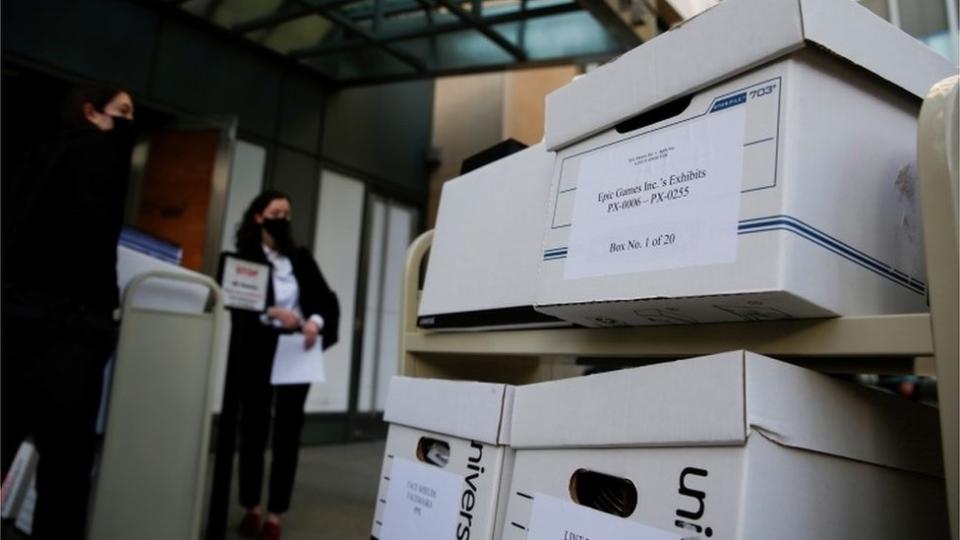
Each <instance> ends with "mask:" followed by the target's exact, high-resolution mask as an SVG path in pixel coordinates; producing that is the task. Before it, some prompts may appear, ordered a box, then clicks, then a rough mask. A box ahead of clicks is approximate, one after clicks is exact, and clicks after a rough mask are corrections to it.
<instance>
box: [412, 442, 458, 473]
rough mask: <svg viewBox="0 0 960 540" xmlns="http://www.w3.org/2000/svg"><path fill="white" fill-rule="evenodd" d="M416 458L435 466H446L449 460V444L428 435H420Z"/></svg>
mask: <svg viewBox="0 0 960 540" xmlns="http://www.w3.org/2000/svg"><path fill="white" fill-rule="evenodd" d="M417 459H419V460H420V461H422V462H424V463H429V464H430V465H435V466H437V467H446V466H447V463H449V462H450V445H449V444H447V443H445V442H443V441H438V440H437V439H431V438H430V437H420V441H419V442H418V443H417Z"/></svg>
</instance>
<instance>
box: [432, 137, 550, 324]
mask: <svg viewBox="0 0 960 540" xmlns="http://www.w3.org/2000/svg"><path fill="white" fill-rule="evenodd" d="M554 157H555V156H554V153H553V152H547V151H546V149H545V148H544V146H543V144H542V143H541V144H538V145H536V146H532V147H530V148H527V149H525V150H522V151H520V152H518V153H516V154H512V155H510V156H507V157H505V158H502V159H499V160H497V161H494V162H493V163H490V164H488V165H486V166H484V167H481V168H479V169H476V170H474V171H470V172H469V173H467V174H465V175H463V176H461V177H459V178H455V179H453V180H451V181H449V182H446V183H445V184H444V185H443V193H442V195H441V197H440V208H439V211H438V214H437V226H436V228H435V231H434V237H433V244H432V246H431V248H430V259H429V263H428V265H427V275H426V279H425V281H424V284H423V297H422V299H421V301H420V310H419V318H418V323H419V325H420V326H421V327H423V328H430V329H444V328H445V329H466V328H471V329H475V328H482V327H490V326H497V327H522V326H550V325H551V323H553V324H554V325H556V324H557V323H559V322H560V321H558V320H557V319H555V318H553V317H549V316H546V315H543V314H540V313H538V312H536V311H534V309H533V304H534V301H535V297H536V291H537V285H536V283H537V265H538V263H539V261H540V255H539V254H540V249H541V246H542V242H543V216H544V212H545V211H546V205H547V193H548V192H549V191H550V177H551V174H552V173H553V162H554ZM561 324H562V323H561Z"/></svg>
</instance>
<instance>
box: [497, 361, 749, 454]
mask: <svg viewBox="0 0 960 540" xmlns="http://www.w3.org/2000/svg"><path fill="white" fill-rule="evenodd" d="M743 381H744V375H743V353H742V352H732V353H723V354H718V355H712V356H705V357H701V358H694V359H691V360H684V361H680V362H669V363H664V364H656V365H652V366H646V367H642V368H636V369H627V370H621V371H614V372H610V373H603V374H599V375H590V376H587V377H577V378H573V379H565V380H560V381H552V382H546V383H540V384H532V385H527V386H521V387H518V388H517V390H516V393H515V396H514V407H513V420H512V422H511V424H512V430H513V432H512V437H511V445H512V446H513V447H515V448H554V447H568V446H583V447H595V446H646V445H651V446H681V445H706V444H710V445H723V444H727V445H730V444H743V441H744V439H745V437H746V432H745V426H744V421H743V411H744V402H743V397H744V391H743Z"/></svg>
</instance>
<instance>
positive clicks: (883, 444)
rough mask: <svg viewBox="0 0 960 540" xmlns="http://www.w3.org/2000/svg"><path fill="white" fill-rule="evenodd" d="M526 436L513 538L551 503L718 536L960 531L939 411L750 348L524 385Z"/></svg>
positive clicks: (517, 472)
mask: <svg viewBox="0 0 960 540" xmlns="http://www.w3.org/2000/svg"><path fill="white" fill-rule="evenodd" d="M511 441H512V442H511V446H512V447H513V448H514V449H515V450H516V456H515V462H514V470H513V480H512V482H511V485H510V493H509V501H508V506H507V511H506V515H505V523H506V525H505V527H504V536H503V538H504V539H507V540H520V539H523V538H526V537H527V536H526V535H527V534H529V533H528V531H527V529H529V527H530V523H531V515H532V514H536V513H537V505H538V502H537V499H538V497H539V498H543V499H544V500H546V501H552V500H553V499H556V498H560V499H565V500H567V501H570V500H571V498H577V499H578V500H579V502H580V504H582V505H587V506H593V507H594V508H598V507H606V508H608V509H614V510H617V511H620V512H621V515H626V519H628V520H630V521H635V522H640V523H643V524H645V525H648V526H652V527H656V528H658V529H661V530H667V531H673V532H676V533H684V532H686V533H695V534H697V535H699V537H700V538H701V539H705V538H709V539H711V540H725V539H745V540H756V539H777V540H794V539H795V540H808V539H812V538H816V539H820V540H829V539H836V540H855V539H863V540H877V539H891V540H893V539H898V540H899V539H904V538H946V537H947V535H948V532H949V531H948V524H947V513H946V501H945V497H944V487H943V478H942V462H941V457H940V437H939V432H938V417H937V411H936V409H934V408H931V407H926V406H923V405H919V404H917V403H913V402H909V401H906V400H903V399H900V398H898V397H896V396H894V395H891V394H886V393H883V392H881V391H878V390H873V389H869V388H863V387H858V386H855V385H853V384H850V383H847V382H844V381H839V380H836V379H833V378H830V377H827V376H825V375H821V374H818V373H815V372H812V371H809V370H805V369H801V368H798V367H795V366H792V365H789V364H785V363H782V362H778V361H775V360H771V359H769V358H765V357H762V356H758V355H755V354H752V353H749V352H744V351H737V352H730V353H724V354H718V355H713V356H706V357H699V358H694V359H690V360H681V361H677V362H669V363H665V364H658V365H652V366H647V367H642V368H636V369H630V370H624V371H618V372H613V373H605V374H601V375H593V376H588V377H580V378H574V379H567V380H563V381H555V382H549V383H541V384H534V385H529V386H522V387H518V388H517V390H516V395H515V399H514V413H513V425H512V438H511ZM630 486H632V488H631V487H630ZM631 490H633V491H632V493H629V492H630V491H631ZM578 532H581V533H582V534H583V531H578ZM589 533H590V531H589V530H587V531H585V536H587V537H590V538H593V536H591V535H590V534H589Z"/></svg>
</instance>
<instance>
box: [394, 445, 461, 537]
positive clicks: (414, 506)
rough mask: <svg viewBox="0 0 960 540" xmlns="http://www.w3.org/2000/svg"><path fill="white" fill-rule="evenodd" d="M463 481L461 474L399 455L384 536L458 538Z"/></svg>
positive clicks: (396, 461) (395, 465)
mask: <svg viewBox="0 0 960 540" xmlns="http://www.w3.org/2000/svg"><path fill="white" fill-rule="evenodd" d="M462 485H463V477H462V476H460V475H458V474H455V473H451V472H447V471H444V470H443V469H440V468H439V467H435V466H432V465H425V464H423V463H418V462H416V461H410V460H406V459H400V458H395V459H394V460H393V467H392V468H391V471H390V487H389V489H388V490H387V504H386V506H385V508H384V511H383V519H382V521H383V525H382V526H381V527H380V536H379V538H380V540H409V539H410V538H418V539H422V540H449V539H450V538H456V532H457V516H458V514H459V512H460V488H461V486H462Z"/></svg>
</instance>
